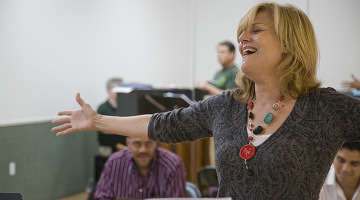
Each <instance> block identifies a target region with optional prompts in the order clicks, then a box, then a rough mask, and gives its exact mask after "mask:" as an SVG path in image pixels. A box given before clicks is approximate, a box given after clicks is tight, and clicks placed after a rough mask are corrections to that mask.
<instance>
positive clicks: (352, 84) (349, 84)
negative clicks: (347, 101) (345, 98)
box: [341, 74, 360, 90]
mask: <svg viewBox="0 0 360 200" xmlns="http://www.w3.org/2000/svg"><path fill="white" fill-rule="evenodd" d="M351 78H352V79H353V80H352V81H343V82H342V83H341V85H342V87H343V88H345V89H352V88H354V89H358V90H359V89H360V80H359V79H357V78H356V77H355V76H354V75H353V74H351Z"/></svg>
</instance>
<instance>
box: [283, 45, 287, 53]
mask: <svg viewBox="0 0 360 200" xmlns="http://www.w3.org/2000/svg"><path fill="white" fill-rule="evenodd" d="M287 52H288V50H287V48H286V45H285V44H284V48H283V53H287Z"/></svg>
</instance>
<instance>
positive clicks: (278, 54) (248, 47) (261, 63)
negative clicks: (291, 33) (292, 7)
mask: <svg viewBox="0 0 360 200" xmlns="http://www.w3.org/2000/svg"><path fill="white" fill-rule="evenodd" d="M239 41H240V42H239V51H240V54H241V55H242V64H241V70H242V72H243V73H245V74H246V75H247V76H248V77H249V78H250V79H252V80H253V81H257V80H266V79H267V78H269V77H278V75H277V70H276V67H277V66H278V65H279V64H280V62H281V61H282V54H283V53H284V52H285V51H286V48H285V47H283V46H282V45H281V43H280V41H279V39H278V38H277V35H276V33H275V29H274V24H273V21H272V18H271V15H270V14H269V13H268V12H267V11H260V12H258V14H257V15H256V17H255V20H254V22H253V24H251V25H250V27H248V29H247V30H245V31H244V32H242V33H241V35H240V36H239Z"/></svg>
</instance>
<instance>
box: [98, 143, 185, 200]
mask: <svg viewBox="0 0 360 200" xmlns="http://www.w3.org/2000/svg"><path fill="white" fill-rule="evenodd" d="M185 182H186V172H185V166H184V162H183V161H182V159H181V158H180V157H179V156H177V155H176V154H174V153H173V152H170V151H168V150H165V149H163V148H159V147H156V148H155V154H154V159H153V162H152V163H151V166H150V169H149V170H148V171H147V172H146V174H145V175H144V176H141V175H139V174H138V171H137V167H136V165H135V163H134V161H133V159H132V154H131V151H130V149H129V148H126V149H124V150H121V151H118V152H115V153H114V154H112V155H111V156H110V157H109V159H108V160H107V161H106V163H105V165H104V168H103V170H102V174H101V177H100V180H99V182H98V184H97V186H96V192H95V199H101V200H104V199H118V198H133V199H145V198H165V197H185V195H186V193H185Z"/></svg>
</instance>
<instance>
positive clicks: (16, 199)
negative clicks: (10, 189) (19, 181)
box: [0, 193, 22, 200]
mask: <svg viewBox="0 0 360 200" xmlns="http://www.w3.org/2000/svg"><path fill="white" fill-rule="evenodd" d="M0 199H6V200H22V196H21V194H20V193H0Z"/></svg>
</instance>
